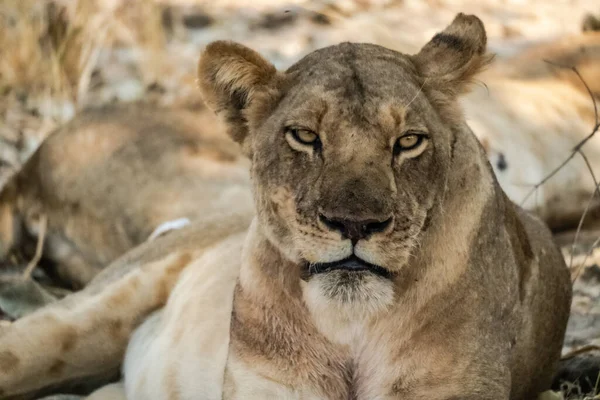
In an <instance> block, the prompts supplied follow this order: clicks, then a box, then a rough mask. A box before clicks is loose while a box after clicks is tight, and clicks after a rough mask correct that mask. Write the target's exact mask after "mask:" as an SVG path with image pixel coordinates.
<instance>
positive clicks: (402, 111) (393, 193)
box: [251, 44, 452, 275]
mask: <svg viewBox="0 0 600 400" xmlns="http://www.w3.org/2000/svg"><path fill="white" fill-rule="evenodd" d="M288 74H290V75H292V76H293V78H291V79H290V81H289V84H288V87H287V89H286V91H285V92H284V94H283V96H282V98H281V100H280V101H279V103H278V104H277V105H276V107H275V108H274V109H273V110H272V111H271V113H270V115H269V116H268V117H267V118H266V119H265V121H264V122H263V123H262V124H261V125H260V126H258V127H257V129H256V131H255V132H254V134H253V136H252V140H251V146H252V155H253V158H252V159H253V163H252V176H253V177H254V191H255V197H256V199H257V203H258V214H259V218H260V221H261V223H262V226H263V227H264V228H265V230H267V232H268V234H269V237H270V239H271V240H272V241H273V242H274V243H276V244H277V246H278V247H279V248H281V249H283V250H284V251H285V252H286V254H288V255H289V256H290V257H292V258H293V259H295V260H297V261H299V262H301V263H303V264H304V265H305V266H306V268H307V271H306V272H307V273H308V274H309V275H310V274H313V273H319V272H322V271H324V270H328V269H338V268H346V267H348V268H358V269H362V268H365V266H366V267H368V268H370V267H371V265H372V266H376V267H378V268H373V270H374V271H375V272H379V273H381V274H383V275H386V274H393V273H394V272H396V271H398V270H399V269H400V268H402V267H403V265H404V264H406V262H407V260H408V258H409V256H410V253H411V251H412V249H413V248H414V247H415V246H416V239H417V236H418V235H419V233H420V232H421V230H422V229H423V227H424V223H425V220H426V217H427V213H428V210H429V209H430V208H431V206H432V204H433V202H434V199H435V198H436V196H438V195H440V194H441V190H442V189H443V181H444V176H445V174H446V172H445V171H446V170H447V168H448V167H449V158H450V157H449V156H450V154H449V153H450V139H451V136H452V135H451V132H450V129H449V128H448V127H446V126H445V125H444V124H443V123H442V122H441V121H440V117H439V116H438V115H437V112H436V110H435V109H434V108H433V107H432V106H431V104H430V102H429V100H428V99H427V96H426V95H425V94H424V93H423V91H422V90H420V89H421V86H422V79H421V78H419V77H418V76H416V75H415V71H414V67H413V66H412V64H411V62H410V61H409V60H408V58H407V57H406V56H402V55H399V54H396V53H394V52H392V51H388V50H386V49H383V48H380V47H377V46H373V45H357V44H342V45H339V46H335V47H333V48H327V49H324V50H320V51H317V52H315V53H313V54H311V55H309V56H308V57H306V58H305V59H304V60H302V61H300V62H299V63H298V64H297V65H295V66H293V67H292V68H291V69H290V70H289V71H288ZM348 259H352V260H353V262H352V263H348V265H347V266H345V265H344V264H342V265H339V262H340V261H342V260H348ZM361 264H364V265H361Z"/></svg>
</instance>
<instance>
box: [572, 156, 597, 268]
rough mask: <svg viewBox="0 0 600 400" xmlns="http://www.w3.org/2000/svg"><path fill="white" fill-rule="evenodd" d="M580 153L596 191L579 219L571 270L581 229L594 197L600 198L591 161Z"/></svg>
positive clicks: (573, 245)
mask: <svg viewBox="0 0 600 400" xmlns="http://www.w3.org/2000/svg"><path fill="white" fill-rule="evenodd" d="M578 153H579V154H580V155H581V157H582V158H583V161H585V164H586V165H587V167H588V170H589V171H590V174H591V175H592V179H593V180H594V188H595V189H594V191H593V192H592V194H591V196H590V198H589V200H588V202H587V204H586V205H585V209H584V210H583V214H582V215H581V218H579V224H577V231H576V232H575V237H574V238H573V244H572V245H571V258H570V260H569V270H571V269H572V268H573V257H574V254H575V245H576V244H577V240H578V239H579V234H580V233H581V228H582V227H583V223H584V221H585V217H586V216H587V213H588V211H589V210H590V208H591V206H592V204H593V202H594V197H595V196H596V194H598V198H600V183H598V180H597V179H596V175H595V174H594V170H593V169H592V165H591V164H590V161H589V160H588V158H587V156H586V155H585V153H584V152H582V151H581V150H579V151H578Z"/></svg>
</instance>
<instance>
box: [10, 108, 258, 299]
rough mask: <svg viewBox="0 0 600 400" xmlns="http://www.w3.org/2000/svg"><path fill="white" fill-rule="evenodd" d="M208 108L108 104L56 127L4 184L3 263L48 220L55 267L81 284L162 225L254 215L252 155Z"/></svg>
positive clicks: (48, 256)
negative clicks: (226, 214) (218, 216)
mask: <svg viewBox="0 0 600 400" xmlns="http://www.w3.org/2000/svg"><path fill="white" fill-rule="evenodd" d="M208 113H210V111H208V110H204V111H201V112H197V113H192V112H191V111H189V110H185V109H167V108H161V107H155V106H151V105H144V104H131V105H117V106H105V107H103V108H99V109H90V110H86V111H84V112H83V113H81V114H80V115H78V116H77V117H75V119H74V120H72V121H71V122H69V123H68V124H66V125H65V126H63V127H61V128H59V129H57V130H56V131H55V132H53V133H52V134H51V135H50V136H49V137H48V138H47V139H46V140H45V141H44V142H43V143H42V144H41V145H40V147H39V148H38V149H37V150H36V152H35V153H34V154H33V155H32V157H31V158H30V159H29V160H28V161H27V163H26V164H25V166H24V168H23V169H22V170H21V171H19V172H18V173H17V174H16V175H15V176H14V177H13V178H12V179H11V180H10V181H9V182H8V184H7V186H6V187H4V188H3V189H2V190H0V261H1V260H2V258H4V257H7V256H8V255H9V254H10V253H11V252H13V251H15V250H21V249H23V248H24V247H25V248H26V247H27V245H28V242H35V241H37V240H38V236H39V234H40V230H41V227H40V225H41V219H42V218H44V217H46V218H47V219H48V223H47V225H48V229H47V230H46V233H45V235H44V237H43V238H42V239H43V240H44V252H43V255H44V259H45V261H49V262H50V264H51V266H55V268H54V271H50V272H54V273H55V274H56V275H57V277H58V278H60V279H61V280H63V281H64V283H65V284H69V285H71V286H74V287H75V288H81V287H82V286H84V285H85V284H87V283H88V282H89V281H90V280H91V279H92V278H93V277H94V276H95V275H96V274H97V273H98V272H100V270H101V269H102V268H104V267H105V266H107V265H108V264H109V263H110V262H112V261H114V260H115V259H116V258H117V257H119V256H120V255H122V254H123V253H125V252H126V251H127V250H129V249H131V248H132V247H134V246H136V245H138V244H140V243H141V242H143V241H145V240H147V239H148V237H149V236H150V235H151V233H152V232H153V231H154V230H155V229H157V228H159V227H161V226H162V224H164V223H168V222H169V221H173V220H182V219H184V218H186V219H188V220H190V221H193V220H195V219H198V218H205V217H206V216H209V217H213V216H214V215H215V214H219V213H222V212H230V211H231V209H232V208H235V209H236V210H238V211H239V212H242V213H243V212H247V211H250V212H251V210H252V197H251V194H250V183H249V176H248V162H247V160H246V159H245V157H244V156H243V155H242V154H241V152H240V151H239V149H237V148H236V146H235V144H234V143H232V141H231V140H230V139H229V138H227V137H226V135H225V133H224V132H223V129H219V126H218V124H217V122H218V121H216V120H215V118H214V116H213V115H212V113H210V114H208ZM48 264H49V263H47V265H48Z"/></svg>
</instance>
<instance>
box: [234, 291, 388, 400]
mask: <svg viewBox="0 0 600 400" xmlns="http://www.w3.org/2000/svg"><path fill="white" fill-rule="evenodd" d="M242 296H243V295H241V294H240V292H238V293H237V294H236V301H235V305H236V306H235V307H234V313H233V318H232V325H231V341H230V347H229V356H228V360H227V366H226V372H225V381H224V395H223V400H241V399H244V400H253V399H256V400H258V399H261V400H262V399H281V400H288V399H289V400H292V399H294V400H313V399H315V400H317V399H319V400H374V399H380V400H387V399H390V400H391V399H394V398H396V397H394V390H395V389H394V385H396V384H397V380H398V379H397V378H398V372H399V370H398V367H399V365H398V364H397V360H394V359H393V358H395V357H392V356H393V354H392V353H395V352H392V351H390V350H391V349H390V347H391V346H393V343H392V340H391V339H390V338H391V336H390V335H388V334H387V332H389V330H387V331H386V334H384V335H381V334H380V333H377V332H374V331H373V330H372V329H369V327H368V326H366V325H365V324H361V323H357V324H348V325H345V326H341V325H338V328H339V330H338V331H337V332H336V333H335V334H333V335H329V334H327V333H324V332H323V330H322V328H323V327H321V326H317V325H316V324H315V323H314V319H312V318H311V317H310V316H309V315H307V314H306V312H305V309H304V308H303V307H302V306H301V305H299V304H294V302H293V301H292V302H286V303H281V304H285V305H286V310H285V311H284V310H278V309H277V308H278V303H277V304H274V305H273V308H271V307H267V308H263V307H260V311H258V310H257V309H256V308H255V307H254V306H252V305H249V304H248V303H249V302H248V301H246V300H248V299H245V300H244V299H242ZM394 356H395V354H394ZM392 364H396V365H395V368H390V365H392Z"/></svg>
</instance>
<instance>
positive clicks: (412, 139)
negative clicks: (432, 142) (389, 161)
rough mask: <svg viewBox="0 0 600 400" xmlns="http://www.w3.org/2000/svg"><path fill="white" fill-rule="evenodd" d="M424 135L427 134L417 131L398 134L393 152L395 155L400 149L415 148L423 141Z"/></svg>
mask: <svg viewBox="0 0 600 400" xmlns="http://www.w3.org/2000/svg"><path fill="white" fill-rule="evenodd" d="M426 137H427V136H426V135H425V134H422V133H417V132H415V133H412V132H411V133H407V134H405V135H403V136H400V137H399V138H398V140H396V144H395V145H394V153H395V154H396V155H397V154H399V153H400V152H402V151H408V150H413V149H416V148H417V147H419V146H420V145H421V143H423V140H424V139H426Z"/></svg>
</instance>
